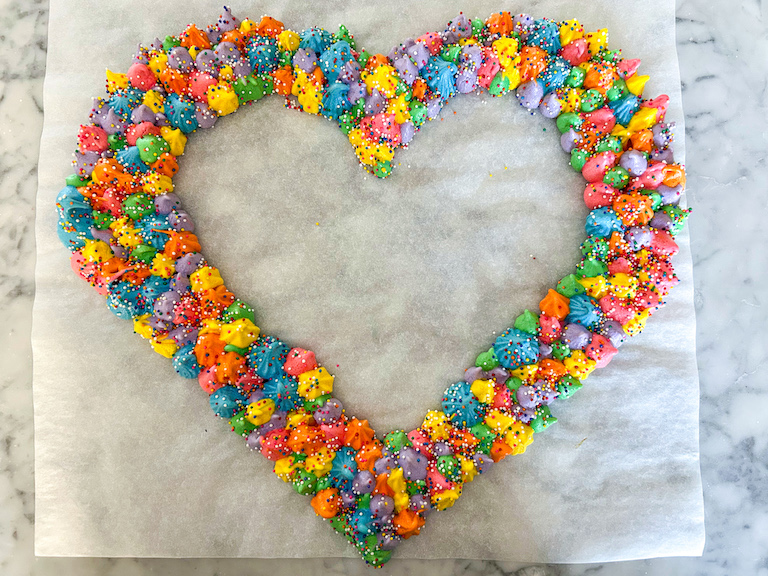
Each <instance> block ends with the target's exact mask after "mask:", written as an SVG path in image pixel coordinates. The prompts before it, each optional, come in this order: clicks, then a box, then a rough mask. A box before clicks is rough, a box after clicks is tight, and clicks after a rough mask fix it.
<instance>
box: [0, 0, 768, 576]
mask: <svg viewBox="0 0 768 576" xmlns="http://www.w3.org/2000/svg"><path fill="white" fill-rule="evenodd" d="M767 19H768V5H766V4H765V2H762V3H761V2H754V1H752V2H743V3H738V4H736V3H734V4H733V5H731V4H730V3H726V2H725V1H721V2H706V1H704V0H688V1H685V0H681V1H680V2H678V50H679V57H680V69H681V77H682V82H683V97H684V104H685V109H686V126H687V150H688V152H687V158H688V165H687V168H688V173H689V180H688V187H687V190H688V195H689V202H690V204H691V205H692V206H694V208H695V212H694V215H693V216H692V217H691V219H690V220H689V222H690V227H691V228H690V229H691V238H692V250H693V255H694V273H695V284H696V305H697V320H698V327H697V349H698V357H699V369H700V377H701V466H702V474H703V478H704V498H705V505H706V515H707V517H706V520H707V543H706V548H705V552H704V556H703V557H702V558H680V559H674V558H672V559H658V560H642V561H634V562H619V563H613V564H602V565H567V566H566V565H560V566H523V565H516V564H510V563H494V562H484V561H460V560H455V561H454V560H451V561H413V560H411V561H399V560H397V559H395V560H393V561H392V562H391V563H390V565H389V566H388V567H387V568H386V569H385V570H384V571H383V572H390V573H410V572H418V573H420V574H426V575H429V574H446V573H450V574H456V575H462V576H463V575H467V576H473V575H475V574H519V575H520V576H548V575H582V574H591V573H602V574H610V575H617V576H619V575H621V576H623V575H631V574H650V575H654V576H655V575H667V574H679V575H704V574H706V575H721V574H722V575H742V574H743V575H753V574H756V575H768V473H767V472H768V471H767V470H766V468H767V467H768V434H766V432H768V425H766V416H765V414H768V392H766V386H765V384H766V382H768V361H767V357H768V342H767V341H766V331H765V330H764V325H765V323H766V320H768V313H767V311H768V298H767V296H768V291H766V289H765V282H766V280H768V278H767V277H766V275H768V272H766V270H768V235H766V233H765V231H764V230H763V219H764V217H765V215H766V212H767V210H766V206H767V205H768V203H767V202H766V196H765V194H766V188H767V187H768V166H766V163H767V161H766V156H767V152H766V151H767V150H768V92H767V88H766V86H767V85H768V58H766V56H765V55H766V54H768V30H767V26H766V21H767ZM46 21H47V6H46V4H45V2H30V1H27V0H25V1H21V0H17V1H13V0H0V25H1V26H2V28H0V197H1V198H2V200H1V201H0V319H2V326H3V330H2V332H1V334H2V336H0V338H1V340H0V365H2V367H3V371H2V376H0V440H1V441H0V574H8V575H11V576H16V575H24V574H31V573H35V574H39V575H42V576H48V575H52V574H57V575H59V576H68V575H81V574H82V575H97V574H99V575H100V574H109V575H115V576H124V575H128V574H145V573H161V574H170V575H175V574H188V573H194V574H201V575H208V574H211V575H212V574H222V575H228V574H240V573H243V572H248V573H253V574H277V575H280V574H293V573H297V572H302V573H305V574H307V575H308V576H309V575H314V574H362V573H364V572H365V570H366V569H365V568H364V567H363V566H362V564H361V563H360V561H359V560H357V559H352V560H341V559H327V560H216V559H207V560H162V559H55V558H46V559H35V558H34V556H33V525H34V498H33V492H34V481H33V452H32V393H31V377H32V374H31V351H30V345H29V332H30V324H31V306H32V299H33V295H34V283H33V267H34V238H33V234H32V231H33V202H34V195H35V190H36V162H37V155H38V140H39V136H40V130H41V128H42V118H43V116H42V104H41V102H42V84H43V77H44V71H45V45H46Z"/></svg>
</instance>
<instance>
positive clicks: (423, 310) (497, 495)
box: [33, 0, 704, 562]
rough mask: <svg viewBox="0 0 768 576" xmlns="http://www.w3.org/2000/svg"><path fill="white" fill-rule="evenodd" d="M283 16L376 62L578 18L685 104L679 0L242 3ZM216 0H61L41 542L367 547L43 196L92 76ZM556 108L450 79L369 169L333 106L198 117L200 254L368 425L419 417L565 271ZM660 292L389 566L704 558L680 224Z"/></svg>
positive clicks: (39, 417)
mask: <svg viewBox="0 0 768 576" xmlns="http://www.w3.org/2000/svg"><path fill="white" fill-rule="evenodd" d="M232 9H233V11H234V13H235V15H236V16H238V17H239V18H245V17H251V18H253V19H256V20H258V19H259V18H260V16H261V15H262V14H264V13H268V14H270V15H271V16H274V17H276V18H278V19H280V20H282V21H283V22H285V23H286V25H287V26H288V27H289V28H292V29H295V30H301V29H303V28H306V27H309V26H313V25H319V26H323V27H325V28H327V29H330V30H336V28H337V26H338V24H339V23H344V24H346V25H347V26H348V27H349V30H350V31H351V32H352V33H353V34H355V36H356V39H357V42H358V47H366V48H367V49H368V50H369V51H371V52H382V53H387V52H388V51H389V49H390V48H391V47H392V46H393V45H394V44H395V43H399V42H401V41H403V40H404V39H405V38H407V37H409V36H411V37H416V36H418V35H420V34H422V33H424V32H426V31H430V30H437V29H441V28H442V27H443V26H444V24H445V23H446V22H448V21H449V20H450V19H452V18H453V17H455V16H456V14H458V12H459V11H460V10H462V9H464V10H468V16H470V17H475V16H480V17H482V18H486V17H487V16H488V15H489V14H490V13H492V12H493V11H496V10H502V9H507V10H510V11H513V12H521V11H527V12H529V13H531V14H533V15H534V16H536V17H542V16H546V17H551V18H555V19H567V18H572V17H577V18H579V19H580V20H581V22H582V23H583V24H584V25H585V27H586V28H587V29H588V30H595V29H597V28H600V27H608V28H609V30H610V32H611V36H610V40H611V45H612V46H613V47H621V48H623V49H624V53H625V54H626V55H628V56H630V57H639V58H642V59H643V62H644V63H643V67H642V68H641V71H642V72H643V73H649V74H651V77H652V80H651V81H650V82H649V84H648V86H647V89H646V93H647V94H650V95H656V94H660V93H663V92H666V93H668V94H669V95H670V96H671V103H670V107H669V112H668V119H669V120H675V121H677V123H678V131H677V133H678V141H677V145H676V150H677V157H678V159H682V158H683V153H684V147H683V144H684V143H683V141H682V119H683V114H682V108H681V100H680V90H679V77H678V71H677V59H676V52H675V38H674V7H673V2H672V1H671V0H665V1H663V2H655V3H652V4H651V3H644V2H643V3H638V2H633V1H629V0H624V1H615V0H612V1H600V2H590V3H572V2H563V1H559V2H558V1H541V2H529V3H527V4H522V3H519V4H509V3H501V4H499V3H498V2H492V1H475V2H472V3H471V5H468V4H467V3H464V5H462V3H461V2H458V1H453V0H450V1H441V2H435V3H424V2H419V3H411V2H406V1H400V0H398V1H392V2H371V3H366V2H360V1H359V0H356V1H354V2H351V1H350V2H347V1H338V2H333V3H312V4H310V3H306V4H304V3H297V2H282V1H269V2H258V3H255V2H249V1H242V2H240V3H239V4H236V5H233V6H232ZM220 11H221V6H220V5H218V4H217V3H215V2H202V1H186V2H166V3H158V2H149V1H146V0H133V1H132V2H95V1H93V0H88V1H83V0H78V1H77V2H75V1H63V0H52V1H51V11H50V38H49V54H48V70H47V76H46V82H45V129H44V132H43V138H42V148H41V158H40V173H39V177H40V190H39V203H38V216H37V218H38V221H37V246H38V263H37V298H36V302H35V311H34V334H33V339H34V351H35V366H34V370H35V381H34V386H35V390H34V392H35V426H36V428H35V433H36V471H35V472H36V476H35V477H36V490H37V495H36V551H37V553H38V554H39V555H64V556H68V555H94V556H251V557H302V556H349V555H355V552H354V550H353V549H352V548H351V547H349V546H348V545H347V544H346V543H345V541H344V540H343V538H341V537H339V536H337V535H335V534H334V533H333V531H332V529H331V528H330V527H329V526H327V525H326V524H324V523H323V522H322V521H321V520H320V519H319V518H317V517H316V516H315V514H314V512H313V511H312V509H311V508H310V506H309V501H308V499H305V498H304V497H302V496H299V495H297V494H296V493H294V492H293V491H292V490H291V489H290V487H289V486H287V485H285V484H283V483H282V482H281V481H280V480H279V479H277V478H276V477H275V476H274V475H273V474H272V473H271V466H270V463H269V462H267V461H266V460H265V459H263V458H261V457H260V456H257V455H254V454H251V453H250V452H249V451H248V450H247V448H246V447H245V445H244V443H243V442H242V441H241V440H239V439H238V438H237V437H236V436H235V435H234V434H232V433H231V432H230V431H229V429H228V427H227V425H226V423H225V422H223V421H220V420H218V419H216V418H215V417H214V416H213V415H212V413H211V411H210V409H209V407H208V401H207V397H206V395H205V393H204V392H203V391H202V390H201V389H200V388H199V386H198V385H197V383H196V382H195V381H189V380H184V379H182V378H180V377H178V376H177V375H176V374H175V373H174V372H173V370H172V367H171V364H170V361H168V360H166V359H165V358H162V357H160V356H159V355H157V354H154V353H153V352H152V351H151V349H150V348H149V346H148V345H147V343H146V342H144V341H143V340H142V339H141V338H140V337H138V336H137V335H135V334H133V330H132V327H131V325H130V323H129V322H126V321H123V320H120V319H118V318H117V317H115V316H113V315H112V314H111V313H110V312H109V311H108V310H107V308H106V306H105V304H104V300H103V298H102V297H100V296H98V295H97V294H96V292H95V291H94V290H92V289H91V288H90V287H89V286H87V285H86V284H85V283H84V282H83V281H81V280H79V279H78V278H77V277H76V276H75V275H74V274H73V273H72V271H71V270H70V268H69V263H68V252H67V251H66V250H65V249H64V248H63V247H62V246H61V244H60V243H59V241H58V239H57V238H56V234H55V224H56V216H55V210H54V198H55V196H56V193H57V191H58V190H59V189H60V188H61V187H62V186H63V180H64V177H65V176H66V175H67V174H69V173H70V172H71V169H70V166H69V161H70V157H71V153H72V152H73V151H74V149H75V135H76V133H77V128H78V125H79V124H80V123H82V122H85V121H86V119H87V114H88V110H89V109H90V105H91V104H90V102H91V97H92V96H95V95H100V94H101V92H102V87H103V85H104V70H105V68H108V67H109V68H111V69H112V70H115V71H125V70H126V69H127V68H128V66H129V65H130V63H131V55H132V54H133V51H134V48H135V46H136V44H137V43H139V42H143V43H149V42H150V41H151V40H152V39H153V38H154V37H155V36H160V37H163V36H165V35H166V34H171V33H178V32H179V31H181V30H182V29H183V28H184V27H185V26H186V24H188V23H189V22H195V23H197V24H198V25H199V26H201V27H203V26H205V25H206V24H209V23H211V22H213V21H215V19H216V17H217V16H218V14H219V13H220ZM558 137H559V135H558V133H557V131H556V128H555V126H554V124H553V123H552V122H551V121H546V120H544V119H543V118H542V117H540V116H539V115H535V116H530V115H529V114H528V113H526V111H525V110H524V109H522V108H521V107H519V106H518V105H517V103H516V101H515V100H514V98H513V96H511V95H510V96H506V97H504V98H500V99H493V98H490V97H488V96H476V95H473V96H465V97H461V98H459V99H457V100H455V101H453V102H451V103H450V104H449V105H447V106H446V108H445V109H444V110H443V112H442V114H441V118H440V119H439V120H437V121H434V122H432V123H430V124H428V125H427V126H426V127H425V128H424V129H423V130H422V131H421V132H420V133H419V134H417V137H416V138H415V140H414V142H413V144H412V145H411V148H410V149H409V150H407V151H403V152H400V153H398V155H397V156H396V161H397V166H396V169H395V171H394V173H393V175H392V176H391V177H390V178H389V179H387V180H384V181H381V180H378V179H376V178H373V177H371V176H370V175H367V174H366V173H365V172H363V171H362V169H361V168H360V167H359V166H358V165H357V160H356V159H355V157H354V154H353V152H352V150H351V147H350V145H349V144H348V142H347V140H346V138H345V137H344V136H343V135H342V134H341V132H340V131H339V130H338V129H337V128H336V127H335V125H333V124H332V123H330V122H327V121H324V120H323V119H320V118H316V117H311V116H309V115H306V114H303V113H299V112H296V111H291V110H287V109H284V108H283V106H282V101H281V100H280V99H279V97H272V98H269V99H267V100H265V101H263V102H261V103H259V104H258V105H257V106H255V107H254V108H252V109H249V110H245V111H240V112H239V113H238V114H236V115H235V116H234V117H228V118H224V119H222V120H220V121H219V123H218V125H217V127H216V128H215V129H214V130H212V131H208V132H205V133H202V134H197V135H195V136H194V137H193V138H192V139H191V140H190V143H189V145H188V148H187V153H186V155H185V156H184V158H183V159H182V162H181V164H182V168H183V169H182V171H181V175H180V176H179V177H178V178H177V179H176V186H177V191H178V193H179V194H180V196H181V197H182V198H183V202H184V205H185V207H186V208H187V209H188V210H189V211H190V213H191V215H192V216H193V218H195V220H196V224H197V233H198V235H199V236H200V238H201V240H202V242H203V245H204V247H205V249H206V255H207V256H208V258H209V259H210V260H211V261H212V262H213V263H214V264H215V265H217V266H218V267H220V269H221V270H222V273H223V276H224V278H225V280H226V282H227V285H228V286H229V287H230V288H231V289H232V290H233V291H234V292H235V293H236V294H237V295H238V296H240V297H241V298H244V299H246V300H247V301H249V302H250V303H252V304H253V305H254V306H255V307H256V309H257V317H258V323H259V325H260V326H261V328H262V330H263V331H265V332H266V333H269V334H274V335H278V336H280V337H281V338H283V339H284V340H285V341H287V342H288V343H290V344H292V345H299V346H304V347H307V348H311V349H313V350H315V351H316V352H317V354H318V357H319V358H320V359H321V361H322V362H323V363H324V364H325V365H326V366H327V367H329V368H330V369H331V371H332V372H334V373H335V374H336V376H337V379H336V394H337V395H338V396H340V398H341V399H342V400H343V401H344V403H345V406H346V408H347V410H348V412H349V413H351V414H354V415H357V416H360V417H363V418H367V419H369V420H370V422H371V424H372V425H373V426H374V427H375V429H376V430H378V431H379V432H380V433H383V432H386V431H387V430H390V429H396V428H404V429H406V430H409V429H411V428H412V427H414V426H416V425H418V424H419V422H420V421H421V419H422V418H423V415H424V413H425V412H426V410H428V409H430V408H434V407H437V406H438V403H439V399H440V397H441V394H442V391H443V390H444V389H445V387H446V386H447V385H448V384H450V383H452V382H454V381H456V380H457V379H459V378H461V375H462V370H463V369H464V368H465V367H466V366H469V365H470V364H471V362H472V361H473V359H474V357H475V356H476V355H477V353H478V352H480V351H482V350H484V349H487V348H488V347H489V345H490V343H491V342H492V341H493V339H494V338H495V335H496V334H498V333H499V332H500V331H502V330H504V329H505V328H507V327H508V326H509V325H511V324H512V322H513V321H514V318H515V317H516V316H517V315H518V314H520V313H521V312H522V311H523V310H524V309H525V308H530V309H532V310H535V309H536V306H537V303H538V301H539V300H540V299H541V297H542V295H543V294H544V293H545V292H546V289H547V288H548V287H551V286H554V284H555V283H556V282H557V280H558V279H559V278H561V277H562V276H563V275H565V274H567V273H569V272H571V271H572V270H573V266H574V264H575V262H576V261H577V259H578V245H579V244H580V243H581V241H582V240H583V238H584V237H585V234H584V231H583V225H584V217H585V216H586V209H585V207H584V205H583V203H582V200H581V190H582V189H583V184H582V181H581V179H580V177H579V176H578V175H576V174H575V173H574V172H573V171H572V170H571V169H570V168H569V167H568V166H567V160H568V158H567V156H566V155H565V154H563V153H562V151H561V150H560V148H559V142H558ZM679 243H680V245H681V253H680V254H679V255H678V256H677V257H676V259H675V264H676V269H677V271H678V274H679V276H680V279H681V283H680V285H679V286H678V287H677V288H675V289H674V291H673V292H672V295H671V297H670V298H669V303H668V306H667V307H666V308H664V309H663V310H662V311H660V312H659V313H657V314H656V315H655V316H654V317H653V319H652V320H651V321H650V322H649V324H648V327H647V329H646V331H645V332H644V333H643V334H642V335H640V336H639V337H637V338H634V339H632V340H631V341H629V342H628V343H627V344H626V345H625V347H624V348H622V349H621V353H620V354H619V355H618V356H617V357H616V358H615V359H614V361H613V362H612V363H611V365H610V366H609V367H608V368H606V369H604V370H601V371H599V373H597V374H595V375H594V376H592V377H591V378H590V379H589V380H588V381H587V383H586V385H585V387H584V389H583V390H582V391H580V392H579V394H577V395H576V396H575V397H574V398H572V399H570V400H568V401H566V402H558V403H556V405H555V406H554V407H553V408H554V413H555V414H556V415H557V417H558V418H559V422H558V423H557V425H556V426H554V427H553V428H551V429H550V430H548V431H547V432H546V433H544V434H540V435H537V436H536V442H535V443H534V445H533V446H531V448H530V449H529V450H528V452H527V453H526V454H525V455H524V456H522V457H515V458H509V459H507V460H506V461H504V462H503V463H502V464H501V465H498V466H496V467H494V469H493V471H492V472H491V473H490V474H488V475H486V476H484V477H482V478H480V479H478V480H477V481H476V482H474V483H472V484H470V485H468V486H467V487H466V489H465V495H464V497H463V498H462V499H461V500H460V501H459V502H458V504H457V505H456V506H455V507H454V508H453V509H452V510H450V511H448V512H446V513H440V514H436V515H433V516H432V518H431V519H430V522H429V524H428V526H427V528H426V530H425V531H424V533H423V535H422V536H420V537H418V538H414V539H412V540H411V541H409V542H407V543H406V544H404V545H403V546H401V547H400V549H399V551H398V555H399V557H404V558H408V557H421V558H438V557H465V558H487V559H512V560H520V561H542V562H544V561H547V562H587V561H605V560H620V559H630V558H641V557H652V556H668V555H698V554H700V553H701V551H702V546H703V538H704V532H703V509H702V494H701V481H700V476H699V461H698V379H697V371H696V358H695V347H694V335H695V333H694V322H695V318H694V306H693V289H692V281H691V261H690V254H689V249H688V236H687V233H683V235H682V236H680V237H679Z"/></svg>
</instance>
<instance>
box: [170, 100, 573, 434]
mask: <svg viewBox="0 0 768 576" xmlns="http://www.w3.org/2000/svg"><path fill="white" fill-rule="evenodd" d="M282 106H283V100H282V98H280V97H274V96H273V97H271V98H269V99H265V100H264V101H261V102H259V104H258V105H257V106H253V107H252V108H250V109H245V110H241V111H240V112H239V114H237V115H236V118H235V117H233V118H223V119H221V120H220V121H219V122H220V124H219V125H217V128H216V129H215V130H208V131H202V132H201V133H199V134H196V135H195V137H194V138H193V139H191V140H190V142H189V144H188V147H187V149H186V152H185V155H184V158H183V160H182V168H183V169H182V170H181V171H180V174H179V176H178V177H177V178H176V179H175V182H176V186H177V189H178V190H179V194H180V195H181V196H182V198H183V201H184V205H185V207H186V208H187V209H188V210H189V212H190V214H191V215H192V216H193V218H194V219H195V223H196V233H197V234H198V237H199V238H200V240H201V242H202V244H203V245H204V246H205V247H206V249H207V256H208V257H209V258H210V260H211V262H212V263H213V264H214V265H215V266H217V267H219V268H220V269H221V271H222V275H223V277H224V278H225V279H226V280H227V285H228V286H229V287H230V289H231V290H232V291H233V292H234V293H236V294H238V295H239V297H241V298H243V299H244V300H246V301H247V302H249V303H251V304H252V305H254V306H255V308H256V313H257V320H258V322H259V325H260V326H261V327H262V329H263V330H264V331H265V332H267V333H268V334H278V335H280V337H281V338H283V339H284V340H285V341H287V342H291V343H293V344H295V345H298V346H303V347H305V348H309V349H312V350H315V352H316V353H317V354H318V357H319V358H320V359H321V360H322V361H323V362H324V363H325V365H326V366H328V367H329V369H332V371H333V372H334V373H335V375H336V384H335V386H336V389H337V390H339V394H341V396H342V397H343V398H344V402H345V406H346V407H347V409H348V410H349V412H350V413H352V414H364V415H365V417H366V418H368V420H369V422H370V423H371V426H372V427H373V428H374V429H375V430H378V431H380V433H382V434H383V433H384V432H386V431H388V430H393V429H405V430H412V429H414V428H415V427H417V426H418V425H419V424H420V423H421V421H422V419H423V416H424V413H425V411H426V410H427V409H429V407H431V406H433V405H434V402H435V398H438V397H439V396H440V395H441V393H442V392H443V390H445V387H446V386H447V385H448V384H450V383H451V382H454V381H456V380H457V379H460V378H461V377H462V374H463V370H464V368H465V367H466V366H468V365H471V364H472V363H473V362H474V359H475V357H476V356H477V354H478V353H479V352H481V351H482V350H483V349H486V348H487V347H488V346H490V344H491V343H492V340H493V338H495V336H494V332H495V333H497V334H498V333H500V332H501V331H503V330H504V329H506V328H507V327H508V326H507V325H508V324H509V318H511V317H515V316H516V315H517V314H519V312H520V311H522V310H524V309H525V308H530V309H532V310H533V309H536V306H537V304H538V301H539V300H540V299H541V297H542V295H543V294H545V293H546V290H547V288H548V287H549V286H552V285H554V284H555V283H556V282H557V280H559V279H560V278H562V277H563V276H565V275H566V274H568V273H569V272H570V271H571V270H572V269H573V263H574V262H576V261H578V258H579V252H578V246H579V244H580V243H581V242H582V241H583V240H584V237H585V233H584V225H583V222H584V218H585V216H586V214H587V209H586V207H585V206H584V202H583V199H582V198H581V194H580V191H581V188H582V186H583V185H582V182H583V179H582V178H581V177H580V176H579V175H578V174H577V173H575V172H574V171H573V169H572V168H570V167H569V166H568V164H567V161H566V160H567V157H566V156H565V155H564V154H563V153H562V150H561V149H560V146H559V132H557V130H556V128H555V127H554V126H553V125H552V122H551V121H550V120H547V119H545V118H543V117H541V116H540V115H538V114H536V115H531V114H529V113H528V112H527V111H526V110H525V109H524V108H522V107H520V106H519V105H518V104H517V102H516V101H515V100H511V101H510V100H509V99H507V98H492V97H490V96H489V95H487V94H482V95H469V96H465V97H462V98H456V99H453V100H451V101H450V102H449V103H448V104H447V105H446V106H445V108H444V110H443V112H442V114H441V118H443V120H442V121H440V120H438V121H435V122H432V123H430V124H429V125H428V126H426V127H425V129H424V130H422V131H421V132H420V133H419V135H418V138H416V139H415V141H414V142H413V143H412V144H411V145H410V147H409V149H408V150H407V151H403V152H401V153H400V155H399V157H398V158H397V162H398V163H400V166H397V168H396V170H395V171H394V172H393V174H392V176H390V177H389V178H388V179H386V180H383V181H382V180H380V179H378V178H375V177H373V176H371V175H369V174H366V173H364V172H361V170H360V167H359V165H358V162H357V160H356V158H355V157H354V155H353V154H351V153H350V150H349V144H348V142H347V141H346V138H344V136H343V135H342V134H340V133H339V132H338V129H337V128H336V126H335V125H334V124H333V123H331V122H327V121H324V120H322V119H318V118H313V117H311V116H308V115H306V114H301V113H298V112H296V111H291V110H284V109H283V108H282ZM454 112H455V114H454ZM299 142H300V143H301V144H300V145H296V143H299ZM211 150H216V151H217V153H216V155H215V156H214V155H211V154H210V152H209V151H211ZM286 150H292V151H291V152H290V153H289V154H286ZM553 182H557V183H558V184H557V185H553V184H552V183H553ZM243 214H247V215H248V216H247V217H245V218H243ZM203 215H204V217H203ZM484 347H485V348H484Z"/></svg>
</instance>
